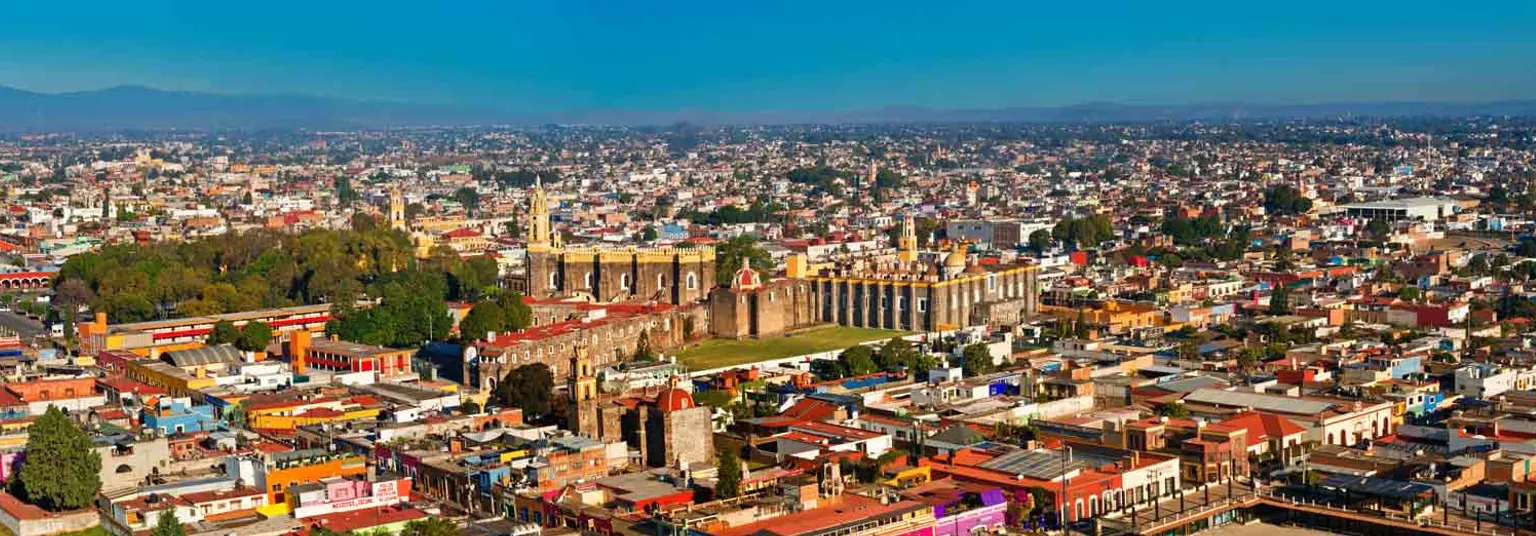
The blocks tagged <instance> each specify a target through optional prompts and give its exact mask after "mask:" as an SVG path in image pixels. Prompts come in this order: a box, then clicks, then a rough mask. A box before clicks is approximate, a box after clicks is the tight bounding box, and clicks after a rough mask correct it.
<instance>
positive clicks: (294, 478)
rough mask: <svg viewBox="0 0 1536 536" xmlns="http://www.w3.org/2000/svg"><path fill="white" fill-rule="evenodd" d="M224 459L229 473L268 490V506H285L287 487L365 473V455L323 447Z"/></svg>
mask: <svg viewBox="0 0 1536 536" xmlns="http://www.w3.org/2000/svg"><path fill="white" fill-rule="evenodd" d="M226 463H227V464H229V467H227V469H228V473H229V474H230V475H232V476H234V477H235V478H239V479H241V480H243V481H245V482H254V483H256V484H258V485H260V486H261V487H262V491H263V492H265V493H266V494H267V508H268V509H271V508H283V509H286V508H287V507H288V503H287V501H286V500H285V498H286V495H287V490H288V489H289V488H291V487H293V486H297V485H300V484H314V483H317V482H320V481H322V480H325V479H327V478H334V477H346V476H361V475H366V474H367V473H368V463H367V459H366V458H364V457H363V456H359V455H356V454H351V453H341V452H328V451H326V450H324V449H307V450H295V451H288V452H278V453H276V454H272V455H270V456H265V457H263V456H259V455H251V456H239V457H232V458H231V460H230V461H229V462H226ZM269 513H270V512H269ZM282 513H287V512H282Z"/></svg>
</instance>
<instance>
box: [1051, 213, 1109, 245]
mask: <svg viewBox="0 0 1536 536" xmlns="http://www.w3.org/2000/svg"><path fill="white" fill-rule="evenodd" d="M1051 237H1052V238H1055V239H1056V241H1057V242H1061V243H1063V244H1067V245H1074V246H1076V247H1078V248H1094V247H1098V246H1099V244H1102V243H1104V242H1105V241H1107V240H1109V239H1111V238H1114V237H1115V228H1114V223H1113V222H1111V221H1110V220H1109V217H1107V216H1104V215H1093V216H1089V217H1087V218H1082V219H1074V218H1067V219H1064V220H1061V221H1058V222H1056V226H1055V227H1053V228H1052V229H1051Z"/></svg>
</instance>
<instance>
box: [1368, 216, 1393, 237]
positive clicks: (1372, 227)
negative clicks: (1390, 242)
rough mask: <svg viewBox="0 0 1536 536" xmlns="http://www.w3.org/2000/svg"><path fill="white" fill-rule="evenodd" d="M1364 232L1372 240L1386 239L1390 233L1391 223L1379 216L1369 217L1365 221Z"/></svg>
mask: <svg viewBox="0 0 1536 536" xmlns="http://www.w3.org/2000/svg"><path fill="white" fill-rule="evenodd" d="M1365 234H1366V236H1369V237H1371V239H1373V240H1378V241H1379V240H1386V239H1387V237H1388V236H1391V235H1392V224H1390V223H1387V220H1384V219H1381V218H1371V221H1368V222H1366V223H1365Z"/></svg>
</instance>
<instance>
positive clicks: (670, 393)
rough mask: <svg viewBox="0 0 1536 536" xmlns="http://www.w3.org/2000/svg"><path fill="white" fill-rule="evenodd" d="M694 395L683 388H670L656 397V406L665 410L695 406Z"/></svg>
mask: <svg viewBox="0 0 1536 536" xmlns="http://www.w3.org/2000/svg"><path fill="white" fill-rule="evenodd" d="M694 406H695V404H694V403H693V395H690V394H688V391H684V390H682V389H676V388H673V389H669V390H667V392H665V393H662V394H661V396H658V397H656V407H657V408H658V409H660V410H661V411H664V412H670V411H676V410H680V409H688V408H692V407H694Z"/></svg>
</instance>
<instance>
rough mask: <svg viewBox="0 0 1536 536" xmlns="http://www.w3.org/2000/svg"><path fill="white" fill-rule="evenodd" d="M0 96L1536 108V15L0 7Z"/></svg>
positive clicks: (1424, 7)
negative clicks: (1525, 103)
mask: <svg viewBox="0 0 1536 536" xmlns="http://www.w3.org/2000/svg"><path fill="white" fill-rule="evenodd" d="M0 21H4V23H3V24H0V85H7V86H13V87H19V88H23V89H30V90H36V91H49V92H54V91H72V90H82V89H95V88H101V87H108V86H114V85H124V84H131V85H145V86H151V87H156V88H163V89H182V90H196V91H213V92H221V93H303V94H314V95H328V96H340V97H351V98H363V99H384V100H397V101H412V102H433V103H457V104H467V105H474V106H485V107H495V108H499V109H506V110H516V111H539V110H580V109H594V108H596V109H635V110H680V109H707V110H722V111H747V110H848V109H868V108H877V107H881V106H893V105H912V106H928V107H937V108H971V107H1002V106H1055V105H1068V104H1076V103H1082V102H1096V101H1114V102H1123V103H1170V104H1172V103H1191V102H1213V101H1246V102H1263V103H1309V102H1340V101H1367V100H1459V101H1480V100H1498V99H1516V98H1536V2H1529V1H1519V2H1515V1H1510V2H1491V1H1477V0H1463V1H1459V2H1445V1H1418V0H1398V1H1395V2H1374V1H1372V2H1366V1H1351V0H1342V1H1341V0H1334V1H1330V2H1313V1H1293V2H1260V3H1250V2H1231V1H1225V2H1203V1H1178V0H1144V1H1115V0H1100V1H1051V2H1038V1H1033V0H1012V1H989V2H982V1H971V0H925V1H910V0H886V1H883V2H870V1H863V0H819V1H799V0H712V1H702V0H673V1H662V0H650V1H647V0H616V1H606V0H542V1H514V0H505V1H490V0H440V1H426V2H423V1H420V0H417V1H413V2H403V1H395V0H375V1H372V2H353V1H350V0H308V1H305V2H298V1H290V0H266V1H247V2H218V1H206V0H205V1H199V2H159V1H154V0H143V1H137V2H122V1H110V2H107V1H94V0H78V1H75V2H61V1H21V0H17V1H5V2H0Z"/></svg>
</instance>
